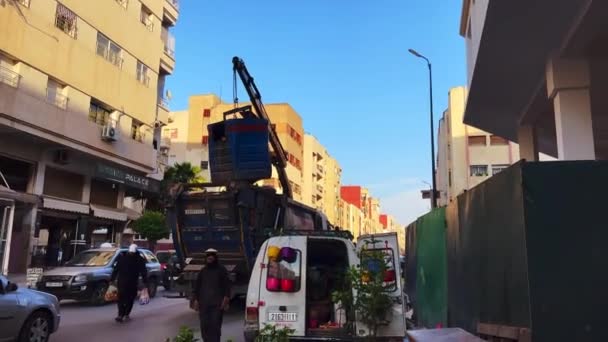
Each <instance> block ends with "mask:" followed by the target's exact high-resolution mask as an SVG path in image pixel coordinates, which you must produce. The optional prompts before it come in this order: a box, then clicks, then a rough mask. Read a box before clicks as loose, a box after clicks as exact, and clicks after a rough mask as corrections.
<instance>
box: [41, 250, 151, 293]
mask: <svg viewBox="0 0 608 342" xmlns="http://www.w3.org/2000/svg"><path fill="white" fill-rule="evenodd" d="M138 251H139V253H141V255H142V256H143V257H144V258H145V259H146V268H147V270H148V280H149V281H148V292H149V294H150V297H151V298H153V297H154V296H156V289H157V287H158V284H159V282H160V281H161V279H162V272H161V269H160V263H159V262H158V259H156V256H155V255H154V254H153V253H152V252H150V251H149V250H147V249H141V248H140V249H138ZM126 252H127V249H126V248H97V249H89V250H86V251H83V252H80V253H79V254H76V255H75V256H74V257H73V258H72V259H71V260H70V261H68V262H67V263H66V264H65V265H64V266H62V267H58V268H55V269H52V270H49V271H46V272H44V274H43V275H42V278H41V279H40V281H39V282H38V283H37V286H36V287H37V288H38V290H40V291H43V292H47V293H51V294H53V295H55V296H57V298H59V300H62V299H75V300H79V301H88V302H89V303H91V304H94V305H102V304H105V302H106V301H105V298H104V297H105V293H106V291H107V289H108V286H109V285H110V279H111V277H112V270H113V269H114V265H115V264H116V259H117V258H118V256H119V255H120V254H121V253H126Z"/></svg>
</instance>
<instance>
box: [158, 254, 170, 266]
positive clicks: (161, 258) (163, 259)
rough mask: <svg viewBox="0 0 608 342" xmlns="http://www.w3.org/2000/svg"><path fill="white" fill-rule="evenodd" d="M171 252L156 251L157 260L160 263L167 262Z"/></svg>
mask: <svg viewBox="0 0 608 342" xmlns="http://www.w3.org/2000/svg"><path fill="white" fill-rule="evenodd" d="M171 254H173V253H170V252H158V253H156V258H157V259H158V262H159V263H161V264H166V263H167V262H169V259H170V258H171Z"/></svg>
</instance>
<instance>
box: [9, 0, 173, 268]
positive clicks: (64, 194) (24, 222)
mask: <svg viewBox="0 0 608 342" xmlns="http://www.w3.org/2000/svg"><path fill="white" fill-rule="evenodd" d="M107 18H112V20H108V19H107ZM177 19H178V6H177V1H176V0H141V1H139V0H115V1H77V0H63V1H56V0H36V1H30V0H9V1H2V2H1V3H0V172H1V174H2V176H3V177H2V179H1V180H0V186H2V187H1V188H0V215H3V217H4V218H3V220H2V221H1V222H3V227H2V228H4V229H2V230H1V231H2V232H4V236H0V241H2V248H0V252H2V253H3V257H2V260H4V262H3V265H2V266H3V272H7V271H8V272H11V273H13V272H25V268H26V267H28V266H30V265H34V264H35V265H40V266H54V265H57V264H59V263H61V262H63V261H65V260H67V259H69V258H70V257H71V256H72V255H73V254H74V253H76V252H77V251H78V250H79V249H82V248H85V247H89V246H90V245H91V244H92V240H93V239H92V237H93V235H94V234H93V232H95V231H97V232H98V233H99V232H105V234H106V236H105V237H104V238H102V239H103V240H108V241H117V239H120V236H121V234H122V233H123V231H124V229H125V227H126V225H127V222H128V220H129V219H133V218H134V217H133V215H134V214H132V213H131V212H130V211H128V210H127V209H126V208H125V207H124V199H125V198H126V197H142V196H144V197H145V196H154V195H155V193H158V191H159V180H160V179H162V172H163V168H164V166H165V165H166V162H167V161H166V160H165V158H164V156H163V154H162V153H160V144H159V142H160V135H161V127H162V126H163V125H165V124H167V123H168V113H169V111H168V108H167V104H166V100H165V99H164V97H163V94H165V89H164V84H165V78H166V77H167V76H168V75H170V74H171V73H172V72H173V68H174V67H175V60H174V39H173V38H172V36H171V34H170V29H171V27H172V26H173V25H175V23H176V21H177ZM5 208H10V209H5ZM9 221H10V222H9ZM9 236H10V238H9ZM9 253H10V254H9ZM11 254H12V255H13V257H10V258H9V256H10V255H11Z"/></svg>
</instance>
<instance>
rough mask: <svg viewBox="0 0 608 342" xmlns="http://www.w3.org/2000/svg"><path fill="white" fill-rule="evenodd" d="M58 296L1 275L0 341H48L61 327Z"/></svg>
mask: <svg viewBox="0 0 608 342" xmlns="http://www.w3.org/2000/svg"><path fill="white" fill-rule="evenodd" d="M60 317H61V316H60V315H59V300H58V299H57V297H55V296H53V295H50V294H48V293H43V292H39V291H35V290H30V289H26V288H19V287H18V286H17V284H15V283H11V282H10V281H9V280H8V279H7V278H6V277H4V276H1V275H0V341H17V342H24V341H28V342H29V341H40V342H46V341H48V340H49V337H50V336H51V334H52V333H54V332H56V331H57V329H58V328H59V321H60Z"/></svg>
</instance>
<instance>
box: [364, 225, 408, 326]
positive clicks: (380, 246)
mask: <svg viewBox="0 0 608 342" xmlns="http://www.w3.org/2000/svg"><path fill="white" fill-rule="evenodd" d="M365 250H369V251H377V252H382V253H383V254H384V260H385V262H386V272H385V276H384V279H385V283H384V286H385V288H386V292H387V294H388V295H389V296H390V297H391V298H392V300H393V308H392V310H391V312H390V314H389V316H388V317H387V318H388V319H389V323H388V324H387V325H383V326H381V327H380V328H379V329H378V337H403V336H405V304H404V301H403V288H402V286H403V284H402V283H401V276H400V275H401V265H400V264H399V239H398V236H397V233H382V234H374V235H364V236H360V237H359V238H358V239H357V254H358V255H359V256H360V257H361V260H360V262H361V266H362V267H363V265H364V263H365V260H364V259H365V257H364V255H365V252H364V251H365ZM362 252H363V253H362ZM361 331H365V333H364V334H360V332H361ZM357 332H358V333H359V335H367V334H368V332H369V329H368V328H367V327H365V326H364V325H363V324H362V323H359V322H357Z"/></svg>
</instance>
